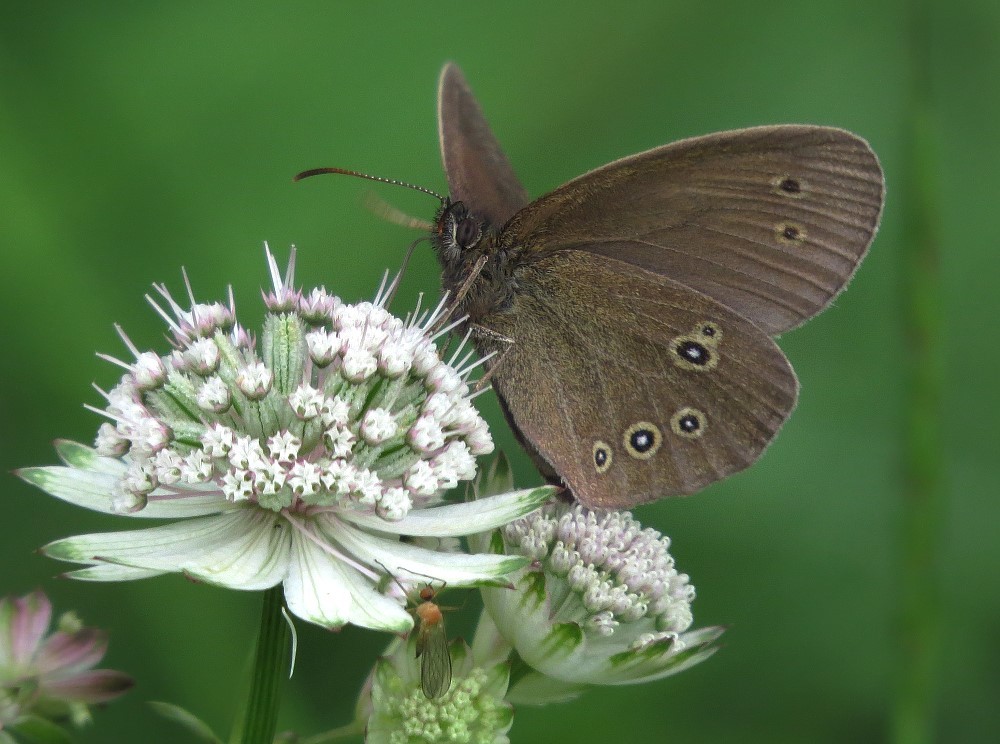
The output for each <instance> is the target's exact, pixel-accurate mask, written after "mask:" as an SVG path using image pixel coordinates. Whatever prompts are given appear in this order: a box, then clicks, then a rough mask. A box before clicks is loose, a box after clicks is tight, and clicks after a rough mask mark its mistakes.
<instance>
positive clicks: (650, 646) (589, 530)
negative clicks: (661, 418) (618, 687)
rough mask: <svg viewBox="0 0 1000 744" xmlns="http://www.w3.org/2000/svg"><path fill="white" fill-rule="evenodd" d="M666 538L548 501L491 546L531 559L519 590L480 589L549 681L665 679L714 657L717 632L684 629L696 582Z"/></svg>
mask: <svg viewBox="0 0 1000 744" xmlns="http://www.w3.org/2000/svg"><path fill="white" fill-rule="evenodd" d="M501 535H502V537H501ZM669 545H670V541H669V538H667V537H664V536H662V535H661V534H660V533H658V532H656V531H655V530H652V529H649V528H646V529H643V527H642V525H640V524H639V523H638V522H637V521H636V520H635V519H634V518H633V517H632V515H631V514H629V513H628V512H608V513H603V514H600V513H595V512H591V511H588V510H587V509H585V508H583V507H581V506H569V505H565V504H551V505H548V506H546V507H544V508H543V509H541V510H539V511H538V512H535V513H534V514H532V515H530V516H528V517H525V518H523V519H520V520H517V521H516V522H513V523H512V524H509V525H507V526H506V527H505V528H503V529H502V530H501V533H499V534H497V535H495V536H494V548H495V549H499V550H502V552H505V553H507V554H513V555H522V556H524V557H526V558H529V559H530V560H531V561H532V563H531V566H530V567H528V568H526V569H524V570H522V571H520V572H519V573H518V574H517V575H516V577H515V585H516V589H515V591H508V590H497V589H484V590H483V601H484V604H485V605H486V609H487V610H488V612H489V614H490V616H491V617H492V619H493V621H494V623H495V625H496V629H497V630H498V632H499V634H500V635H501V636H502V637H503V638H504V639H506V641H507V642H508V643H509V644H510V645H512V646H513V647H514V649H515V650H516V651H517V653H518V655H519V656H520V658H521V659H523V660H524V662H525V663H527V664H528V665H529V666H530V667H532V668H533V669H534V670H536V671H537V672H540V673H542V674H544V675H546V676H548V677H550V678H553V679H555V680H560V681H561V682H563V683H566V684H568V685H585V684H605V685H607V684H612V685H614V684H633V683H639V682H648V681H651V680H654V679H659V678H661V677H666V676H668V675H670V674H675V673H676V672H679V671H681V670H682V669H686V668H687V667H689V666H692V665H693V664H696V663H698V662H699V661H701V660H703V659H705V658H707V657H708V656H710V655H711V654H712V653H713V652H714V651H715V646H714V645H713V642H714V641H715V640H716V639H717V638H718V637H719V636H720V635H721V633H722V629H721V628H717V627H712V628H703V629H701V630H695V631H689V630H688V628H689V627H690V626H691V622H692V616H691V601H692V600H693V599H694V587H693V586H691V584H690V583H689V582H688V577H687V575H686V574H682V573H678V572H677V569H676V568H675V567H674V560H673V558H672V557H671V556H670V554H669V553H668V552H667V550H668V548H669ZM524 682H525V684H526V685H530V686H532V687H535V686H537V685H538V680H532V679H526V680H524ZM564 689H565V688H564ZM519 697H520V696H519ZM533 698H534V700H535V701H537V700H538V694H537V692H536V694H535V695H534V696H533ZM512 699H513V698H512ZM522 699H523V698H522Z"/></svg>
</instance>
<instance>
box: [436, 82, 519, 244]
mask: <svg viewBox="0 0 1000 744" xmlns="http://www.w3.org/2000/svg"><path fill="white" fill-rule="evenodd" d="M438 128H439V135H440V138H441V158H442V160H443V161H444V169H445V173H446V174H447V176H448V189H449V192H450V194H451V198H452V199H453V200H455V201H461V202H465V203H466V204H468V205H469V206H473V205H474V206H475V208H476V212H477V214H478V215H479V216H480V217H481V218H482V219H483V220H485V221H486V222H487V223H488V224H490V225H493V226H494V227H499V226H500V225H502V224H503V223H504V222H506V221H507V220H508V219H509V218H510V217H511V216H512V215H513V214H514V213H515V212H516V211H517V210H519V209H521V208H522V207H523V206H524V205H526V204H527V203H528V194H527V192H526V191H525V190H524V187H523V186H522V185H521V182H520V181H519V180H518V178H517V176H516V175H514V169H513V168H512V167H511V165H510V162H509V161H508V160H507V156H506V155H504V152H503V150H502V149H501V148H500V143H499V142H497V139H496V137H494V136H493V132H492V130H491V129H490V125H489V124H488V123H487V122H486V118H485V117H484V116H483V113H482V110H481V109H480V108H479V103H478V102H477V101H476V99H475V97H474V96H473V95H472V91H471V90H470V89H469V84H468V83H467V82H465V77H464V76H463V75H462V71H461V70H459V69H458V67H456V66H455V65H453V64H447V65H445V66H444V69H443V70H442V71H441V80H440V83H439V86H438Z"/></svg>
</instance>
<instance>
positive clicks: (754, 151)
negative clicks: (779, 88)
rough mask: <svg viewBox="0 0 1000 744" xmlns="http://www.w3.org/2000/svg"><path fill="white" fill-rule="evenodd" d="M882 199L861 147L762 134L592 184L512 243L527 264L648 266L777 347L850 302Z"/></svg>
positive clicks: (700, 144)
mask: <svg viewBox="0 0 1000 744" xmlns="http://www.w3.org/2000/svg"><path fill="white" fill-rule="evenodd" d="M882 197H883V180H882V171H881V168H880V167H879V163H878V160H877V158H876V157H875V155H874V153H873V152H872V151H871V149H870V148H869V147H868V144H867V143H866V142H865V141H864V140H862V139H861V138H860V137H857V136H856V135H853V134H851V133H850V132H846V131H844V130H842V129H834V128H830V127H815V126H793V125H785V126H773V127H757V128H752V129H743V130H736V131H731V132H721V133H719V134H712V135H708V136H705V137H696V138H692V139H687V140H682V141H680V142H675V143H673V144H670V145H665V146H663V147H658V148H656V149H654V150H649V151H647V152H644V153H639V154H638V155H633V156H631V157H628V158H624V159H622V160H618V161H615V162H614V163H610V164H608V165H606V166H604V167H602V168H598V169H597V170H594V171H591V172H590V173H587V174H585V175H583V176H580V177H579V178H576V179H574V180H572V181H570V182H569V183H567V184H565V185H563V186H561V187H559V188H558V189H556V190H555V191H553V192H551V193H549V194H548V195H546V196H543V197H541V198H540V199H538V200H537V201H535V202H532V203H531V204H530V205H529V206H528V207H527V208H525V209H523V210H522V211H520V212H519V213H518V214H517V215H516V216H515V217H514V218H513V220H512V221H511V222H510V223H509V224H508V225H507V227H505V228H504V230H503V234H502V236H501V241H500V242H501V244H502V245H509V246H511V247H512V248H514V249H515V250H517V249H521V250H522V251H523V254H522V255H523V258H522V260H524V261H531V260H533V259H535V258H540V257H541V256H543V255H546V254H547V253H550V252H553V251H559V250H564V249H567V248H571V249H577V250H582V251H587V252H591V253H596V254H599V255H603V256H608V257H610V258H616V259H618V260H621V261H625V262H628V263H631V264H634V265H636V266H641V267H643V268H645V269H648V270H650V271H653V272H655V273H658V274H663V275H665V276H669V277H670V278H672V279H674V280H676V281H678V282H681V283H682V284H685V285H687V286H689V287H691V288H692V289H696V290H698V291H699V292H702V293H703V294H706V295H708V296H710V297H713V298H715V299H716V300H718V301H719V302H721V303H723V304H724V305H726V306H727V307H730V308H732V309H733V310H735V311H736V312H738V313H740V314H741V315H743V316H744V317H746V318H748V319H749V320H751V321H753V322H754V323H755V324H756V325H757V326H758V327H759V328H761V329H762V330H764V331H765V332H766V333H768V334H770V335H775V334H777V333H781V332H782V331H786V330H788V329H790V328H793V327H795V326H797V325H799V324H800V323H802V322H804V321H805V320H807V319H808V318H810V317H812V316H813V315H815V314H816V313H818V312H819V311H820V310H822V309H823V308H824V307H826V306H827V305H828V304H829V302H830V301H831V300H832V299H833V298H834V297H835V296H836V295H837V293H839V292H840V291H841V290H842V289H843V288H844V286H845V285H846V284H847V282H848V281H849V280H850V278H851V276H852V275H853V274H854V271H855V269H856V268H857V266H858V264H859V262H860V261H861V259H862V257H863V256H864V254H865V251H866V250H867V249H868V246H869V244H870V243H871V241H872V238H873V237H874V234H875V229H876V227H877V225H878V220H879V215H880V214H881V210H882Z"/></svg>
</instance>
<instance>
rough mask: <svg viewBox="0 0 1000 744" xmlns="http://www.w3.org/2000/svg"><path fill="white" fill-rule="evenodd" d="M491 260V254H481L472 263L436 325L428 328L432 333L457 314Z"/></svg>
mask: <svg viewBox="0 0 1000 744" xmlns="http://www.w3.org/2000/svg"><path fill="white" fill-rule="evenodd" d="M489 260H490V257H489V256H485V255H484V256H480V257H479V258H478V259H477V260H476V262H475V263H474V264H473V265H472V269H471V270H470V271H469V274H468V276H466V277H465V278H464V279H462V283H461V284H460V285H458V289H456V290H455V294H454V295H452V296H451V297H450V298H449V299H448V305H447V307H445V309H444V312H442V313H441V317H440V318H438V319H437V320H436V321H435V322H434V325H433V326H431V327H430V328H429V329H427V330H428V333H430V334H431V335H433V334H435V333H437V332H438V331H440V330H441V329H442V328H444V327H445V325H447V323H448V321H449V320H450V319H451V316H452V315H454V314H455V311H456V310H457V309H458V308H459V307H461V305H462V302H463V301H464V300H465V296H466V295H467V294H469V290H470V289H472V285H473V284H474V283H475V281H476V279H478V278H479V274H480V273H481V272H482V270H483V267H484V266H486V262H487V261H489Z"/></svg>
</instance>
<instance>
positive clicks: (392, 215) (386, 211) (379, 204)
mask: <svg viewBox="0 0 1000 744" xmlns="http://www.w3.org/2000/svg"><path fill="white" fill-rule="evenodd" d="M365 206H366V207H367V208H368V211H369V212H371V213H372V214H374V215H375V216H377V217H381V218H382V219H383V220H385V221H386V222H391V223H392V224H394V225H399V226H400V227H405V228H408V229H410V230H423V231H424V232H430V231H431V230H433V229H434V223H432V222H428V221H427V220H422V219H420V218H419V217H414V216H413V215H411V214H407V213H406V212H404V211H403V210H402V209H397V208H396V207H394V206H392V205H391V204H390V203H389V202H387V201H386V200H385V199H383V198H382V197H381V196H379V195H378V194H376V193H375V192H374V191H367V192H365Z"/></svg>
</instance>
